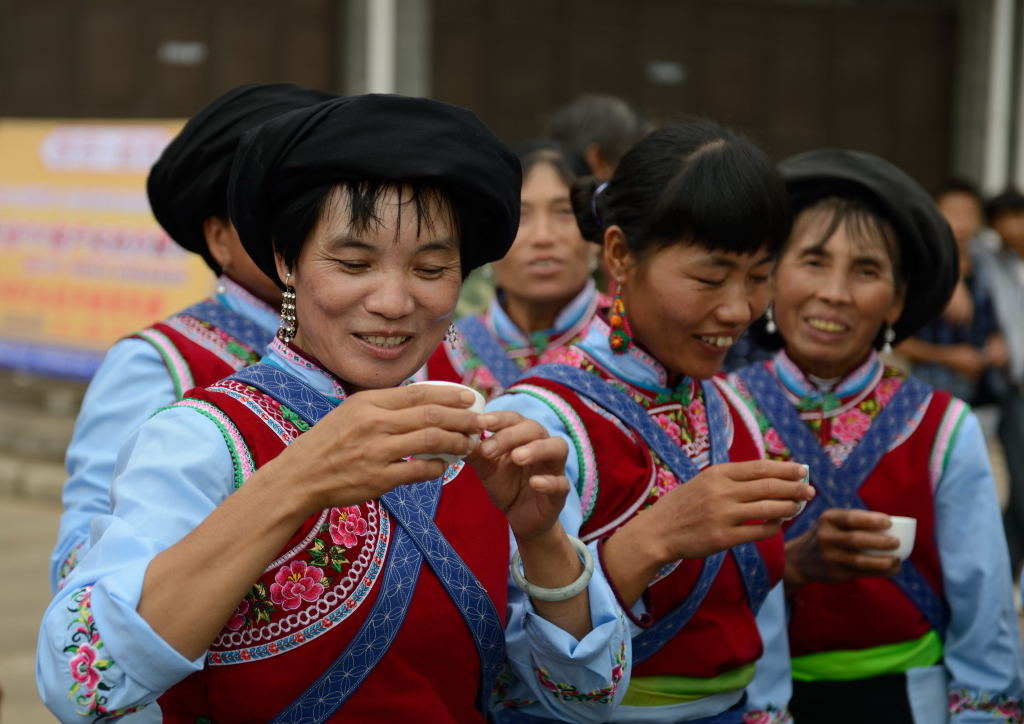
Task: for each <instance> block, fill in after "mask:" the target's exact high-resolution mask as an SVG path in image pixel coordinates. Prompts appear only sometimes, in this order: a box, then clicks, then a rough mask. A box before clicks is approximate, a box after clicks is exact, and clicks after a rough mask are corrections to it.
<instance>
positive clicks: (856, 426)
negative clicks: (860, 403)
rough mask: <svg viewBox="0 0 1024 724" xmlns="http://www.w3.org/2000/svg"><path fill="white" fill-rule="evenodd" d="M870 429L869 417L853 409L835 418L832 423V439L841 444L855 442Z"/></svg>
mask: <svg viewBox="0 0 1024 724" xmlns="http://www.w3.org/2000/svg"><path fill="white" fill-rule="evenodd" d="M870 427H871V417H870V415H867V414H865V413H864V412H861V411H860V410H859V409H858V408H856V407H854V408H853V409H851V410H847V411H846V412H843V413H841V414H839V415H837V416H836V418H835V421H834V422H833V423H832V437H834V438H835V439H836V440H837V441H838V442H840V443H843V444H848V443H851V442H857V441H858V440H860V439H861V438H862V437H864V435H865V434H867V431H868V428H870Z"/></svg>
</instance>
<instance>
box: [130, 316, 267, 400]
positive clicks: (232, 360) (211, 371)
mask: <svg viewBox="0 0 1024 724" xmlns="http://www.w3.org/2000/svg"><path fill="white" fill-rule="evenodd" d="M131 336H132V337H134V338H136V339H142V340H145V341H146V342H149V343H150V344H151V345H153V346H154V347H155V348H156V349H157V351H158V352H159V353H160V356H161V357H162V358H163V360H164V364H166V365H167V371H168V372H169V373H170V375H171V379H172V380H173V381H174V388H175V392H176V394H177V396H178V399H181V397H183V396H184V394H185V393H186V392H187V391H188V390H190V389H191V388H193V387H200V388H201V387H206V386H207V385H211V384H213V383H214V382H216V381H217V380H219V379H221V378H222V377H227V376H228V375H230V374H232V373H233V372H237V371H238V370H240V369H242V368H243V367H248V366H249V365H251V364H254V363H256V362H258V361H259V360H260V357H261V356H262V355H263V350H262V349H253V348H251V347H249V346H248V345H247V344H245V343H244V342H242V341H240V340H237V339H235V338H234V337H232V336H231V335H229V334H228V333H227V332H225V331H224V330H222V329H219V328H217V327H214V326H213V325H211V324H209V323H207V322H203V321H200V320H199V319H196V318H195V317H192V316H190V315H188V314H180V313H179V314H175V315H172V316H170V317H168V318H167V319H165V320H163V321H161V322H156V323H155V324H153V325H152V326H150V327H147V328H146V329H141V330H139V331H138V332H136V333H134V334H132V335H131Z"/></svg>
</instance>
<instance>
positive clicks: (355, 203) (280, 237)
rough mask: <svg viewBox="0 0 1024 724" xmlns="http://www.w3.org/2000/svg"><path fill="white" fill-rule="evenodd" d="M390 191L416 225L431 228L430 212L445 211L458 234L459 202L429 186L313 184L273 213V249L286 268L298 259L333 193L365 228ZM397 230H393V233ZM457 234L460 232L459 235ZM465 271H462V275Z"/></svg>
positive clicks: (356, 225) (375, 221)
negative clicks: (412, 213) (411, 209)
mask: <svg viewBox="0 0 1024 724" xmlns="http://www.w3.org/2000/svg"><path fill="white" fill-rule="evenodd" d="M391 191H395V192H396V193H399V194H400V202H401V203H402V204H403V205H405V204H414V205H415V207H416V228H417V231H419V229H420V228H422V227H423V226H426V227H427V228H428V229H430V228H432V226H433V223H434V214H435V213H437V212H440V213H442V214H449V215H450V221H451V223H452V227H453V230H454V231H455V233H456V234H457V235H459V229H460V228H461V221H460V219H461V216H460V208H461V207H460V205H459V204H458V203H457V202H456V201H452V200H451V199H449V197H448V195H446V194H445V193H443V192H442V191H440V190H438V189H436V188H434V187H431V186H417V185H414V184H407V185H403V186H395V185H394V184H387V183H381V182H370V181H358V182H350V181H344V182H341V183H339V184H337V185H325V186H316V187H314V188H311V189H309V190H307V191H306V192H305V193H303V194H300V195H299V196H296V197H295V198H293V199H292V200H291V201H290V202H289V203H288V205H287V206H286V207H285V208H283V209H281V211H280V212H279V213H278V214H275V215H274V217H273V218H274V224H273V239H274V251H276V252H277V253H278V254H280V255H281V258H282V259H283V260H284V262H285V264H286V265H287V266H288V267H289V268H294V267H295V265H296V264H297V262H298V259H299V254H300V253H301V251H302V247H303V246H305V244H306V241H307V240H308V239H309V235H310V234H311V233H312V232H313V229H314V227H315V226H316V224H317V222H319V221H321V220H322V219H325V218H327V215H328V212H329V208H330V202H331V201H332V199H333V198H334V194H336V193H337V194H344V195H346V196H347V202H348V203H347V208H348V211H349V222H350V224H351V226H352V228H353V229H355V230H356V231H367V230H368V229H371V228H376V227H379V226H380V225H381V223H382V220H381V217H380V205H381V203H382V202H383V199H384V197H385V196H387V194H388V193H389V192H391ZM397 231H398V230H397V229H396V232H397ZM460 236H461V235H460ZM468 273H469V270H463V277H465V276H466V275H467V274H468Z"/></svg>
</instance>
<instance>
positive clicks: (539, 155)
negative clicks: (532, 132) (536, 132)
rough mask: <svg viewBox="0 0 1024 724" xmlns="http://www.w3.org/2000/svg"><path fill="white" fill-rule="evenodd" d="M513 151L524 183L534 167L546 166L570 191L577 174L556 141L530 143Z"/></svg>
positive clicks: (562, 148)
mask: <svg viewBox="0 0 1024 724" xmlns="http://www.w3.org/2000/svg"><path fill="white" fill-rule="evenodd" d="M514 150H515V152H516V155H517V156H518V157H519V165H520V166H522V168H523V181H524V182H525V180H526V177H527V176H528V175H529V173H530V171H532V170H533V167H534V166H539V165H540V164H546V165H548V166H550V167H551V168H553V169H554V171H555V173H556V174H557V175H558V178H559V179H560V180H561V181H562V183H564V184H565V185H566V186H568V187H569V188H570V189H572V185H573V184H574V183H575V182H576V179H577V178H578V174H577V173H576V169H575V168H573V166H572V164H571V163H569V158H568V156H567V155H566V151H565V149H564V147H563V146H562V145H561V144H559V143H558V142H557V141H549V140H539V141H530V142H528V143H524V144H522V145H520V146H517V147H516V148H515V149H514Z"/></svg>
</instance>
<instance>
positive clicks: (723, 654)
mask: <svg viewBox="0 0 1024 724" xmlns="http://www.w3.org/2000/svg"><path fill="white" fill-rule="evenodd" d="M572 351H573V352H574V354H570V355H564V356H563V358H562V359H560V360H559V361H562V362H572V361H573V360H576V361H577V362H579V361H581V360H585V363H584V364H577V365H575V366H580V367H582V368H585V369H588V371H591V372H598V373H600V374H601V375H602V376H603V377H605V378H606V379H611V373H609V372H608V371H607V370H605V369H603V368H600V367H599V366H598V365H597V363H596V362H595V361H594V360H592V359H590V358H589V357H586V355H585V353H583V352H582V351H581V350H580V348H578V347H575V348H572ZM615 382H616V384H618V385H622V386H624V387H625V388H626V391H627V392H628V393H630V394H631V396H633V397H634V399H638V398H644V395H645V392H644V391H642V390H640V389H639V388H635V387H633V386H631V385H629V383H628V382H626V381H625V380H621V379H619V380H615ZM519 384H525V385H535V386H537V387H543V388H545V389H547V390H550V391H551V392H554V393H555V394H556V395H558V397H560V398H562V399H563V400H564V401H565V402H566V403H567V404H568V405H569V406H570V407H571V408H572V410H573V411H574V412H575V413H576V414H577V415H578V416H579V418H580V420H581V421H582V427H583V428H584V429H585V430H586V434H587V435H588V437H589V439H590V442H591V446H592V448H593V449H594V450H595V451H597V455H596V467H597V478H598V481H599V482H598V485H599V493H598V495H597V500H596V504H595V506H594V509H593V512H592V513H591V514H590V516H589V518H587V519H586V521H585V523H584V525H583V527H582V528H581V537H583V538H584V540H586V539H587V538H588V537H594V536H595V534H596V535H597V537H602V538H603V537H606V536H609V535H611V534H613V533H614V531H615V530H616V529H617V528H618V527H620V526H621V525H623V524H624V523H625V522H627V521H628V520H630V519H631V518H633V517H634V516H636V515H643V510H644V508H646V507H647V506H648V505H649V504H650V503H651V502H653V498H652V496H655V495H657V493H656V492H655V491H656V489H657V488H658V487H659V486H664V485H665V484H666V483H665V481H666V477H670V478H671V480H672V482H671V485H675V484H677V483H676V481H675V478H674V476H672V475H671V473H669V472H668V471H667V469H661V470H659V469H658V468H659V467H660V463H658V464H656V463H655V460H654V459H653V458H652V453H651V451H650V450H649V449H648V448H647V447H646V445H645V444H644V443H643V442H641V441H640V440H639V439H638V438H637V437H636V436H634V435H633V434H632V433H628V432H627V431H626V430H625V429H624V428H622V427H621V425H619V424H617V423H616V422H614V421H612V420H610V419H609V418H608V417H606V416H605V415H603V414H601V413H600V412H598V411H595V410H594V409H593V407H592V406H591V405H590V404H588V403H586V402H584V401H583V400H582V399H581V398H580V397H579V396H578V395H577V394H576V393H575V392H573V391H571V390H570V389H568V388H567V387H564V386H562V385H560V384H558V383H555V382H550V381H548V380H544V379H541V378H535V377H527V378H525V379H523V380H521V381H520V383H519ZM694 389H696V387H694ZM646 394H648V395H649V393H646ZM647 402H648V401H647V400H644V403H642V404H644V405H645V407H648V409H649V410H652V409H663V408H664V404H661V405H659V404H658V403H656V402H655V401H653V400H651V401H649V402H650V404H646V403H647ZM726 404H727V406H728V407H729V410H730V419H731V427H732V441H731V444H730V446H729V456H730V459H731V460H734V461H740V460H753V459H757V458H758V457H759V453H758V448H757V447H756V445H755V443H754V440H753V438H752V436H751V434H750V432H749V431H748V430H747V428H746V426H745V423H744V422H743V420H742V418H741V417H740V416H739V414H738V413H737V411H736V410H735V409H733V408H732V407H731V405H729V404H728V401H727V402H726ZM651 414H652V416H655V413H651ZM655 419H657V417H655ZM659 424H662V423H659ZM706 426H707V423H706V417H705V421H704V427H705V428H706ZM684 449H686V446H685V445H684ZM691 457H692V456H691ZM631 511H632V512H631ZM758 548H759V550H760V552H761V554H762V556H763V558H764V560H765V564H766V566H767V568H768V573H769V577H770V579H771V581H772V583H773V584H774V583H776V582H778V581H779V580H781V578H782V570H783V565H784V558H783V544H782V536H781V535H776V536H774V537H772V538H770V539H768V540H766V541H763V542H761V543H760V544H758ZM701 563H702V560H689V561H684V562H683V563H682V564H680V565H679V566H678V567H676V568H675V570H674V571H672V572H671V573H669V574H668V575H667V576H665V577H664V578H661V579H660V580H658V581H656V582H655V583H653V584H651V585H650V586H649V587H648V589H647V592H646V593H645V596H644V601H645V604H646V607H647V611H648V613H649V614H650V617H651V620H652V621H657V620H659V619H660V618H662V617H663V616H664V615H665V614H667V613H668V612H669V611H671V610H672V609H674V608H675V607H676V606H678V605H679V604H680V603H682V601H683V600H684V599H685V598H686V596H687V594H688V593H689V592H690V590H691V588H692V586H693V584H694V583H695V582H696V579H697V576H698V575H699V573H700V566H701ZM639 623H641V624H644V623H648V622H647V621H646V620H645V621H641V622H639ZM762 651H763V646H762V642H761V636H760V633H759V631H758V629H757V623H756V620H755V617H754V613H753V611H752V610H751V609H750V606H749V604H748V601H747V596H746V589H745V588H744V585H743V580H742V578H741V577H740V573H739V569H738V568H737V566H736V564H735V561H734V559H733V557H732V556H731V555H729V556H727V557H726V560H725V562H724V564H723V565H722V568H721V570H720V571H719V573H718V576H717V577H716V579H715V582H714V584H713V585H712V587H711V589H710V591H709V593H708V595H707V597H706V598H705V599H704V602H703V603H702V605H701V606H700V608H699V609H698V610H697V612H696V613H695V614H694V616H693V618H692V619H691V620H690V622H689V623H688V624H687V625H686V626H685V627H684V628H683V629H682V630H681V631H680V632H679V634H677V635H676V636H675V638H673V639H672V640H671V641H670V642H669V643H667V644H666V645H665V646H664V647H662V649H661V650H660V651H658V652H657V653H656V654H654V655H653V656H651V657H650V658H648V659H647V660H646V661H644V662H643V663H641V664H637V665H636V666H635V667H634V669H633V675H634V676H656V675H669V676H689V677H699V678H712V677H715V676H717V675H719V674H721V673H724V672H726V671H731V670H733V669H736V668H738V667H740V666H743V665H746V664H749V663H751V662H753V661H756V660H757V659H758V658H760V656H761V654H762Z"/></svg>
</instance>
